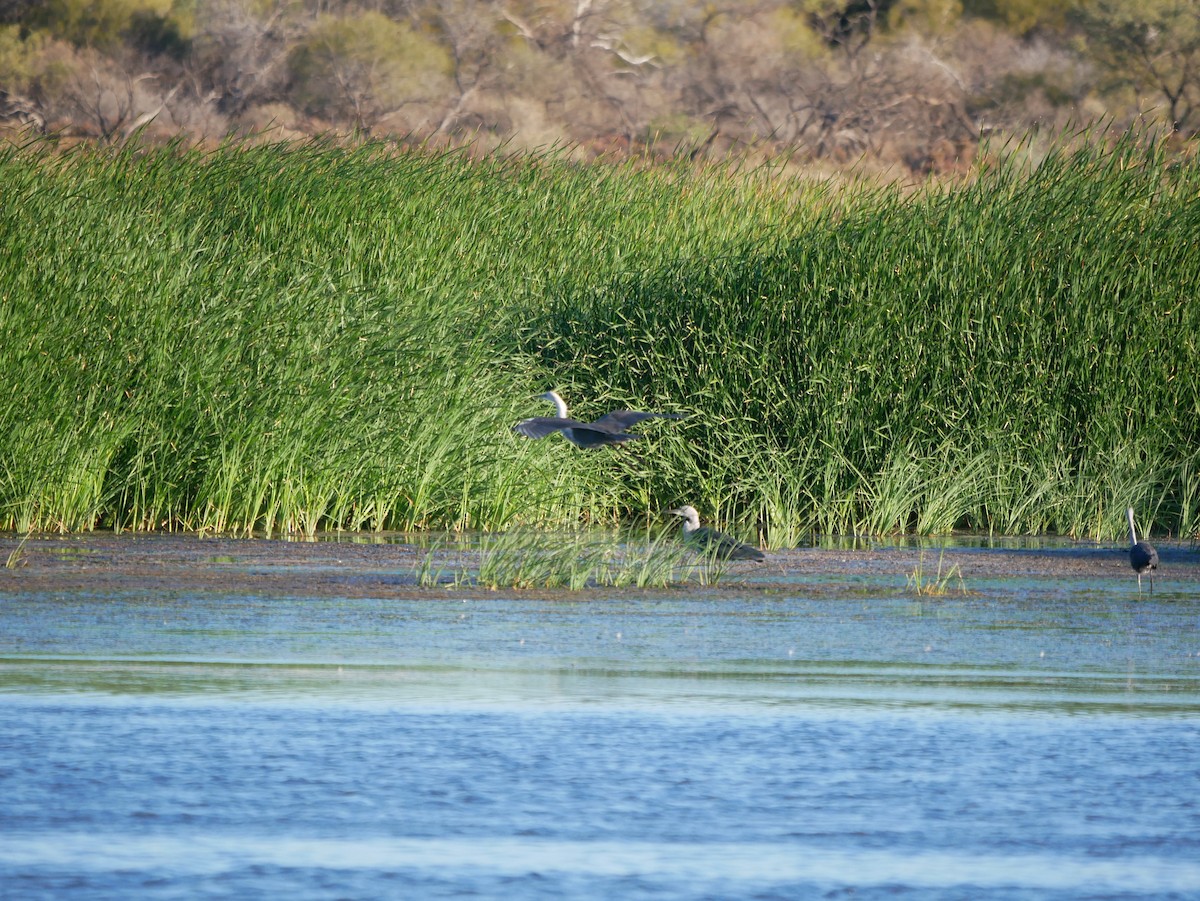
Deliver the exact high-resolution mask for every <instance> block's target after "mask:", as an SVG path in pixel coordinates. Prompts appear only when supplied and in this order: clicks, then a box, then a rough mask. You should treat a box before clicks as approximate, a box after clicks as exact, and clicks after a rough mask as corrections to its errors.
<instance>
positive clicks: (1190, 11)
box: [1074, 0, 1200, 135]
mask: <svg viewBox="0 0 1200 901" xmlns="http://www.w3.org/2000/svg"><path fill="white" fill-rule="evenodd" d="M1074 18H1075V21H1076V22H1077V23H1078V24H1079V25H1080V27H1081V28H1082V30H1083V33H1084V35H1085V36H1086V40H1087V44H1088V47H1089V49H1090V51H1091V55H1092V57H1093V59H1094V60H1095V62H1096V64H1097V65H1098V66H1099V67H1100V68H1101V69H1103V70H1104V71H1105V72H1106V73H1107V75H1108V77H1109V86H1110V87H1119V86H1128V87H1132V88H1133V89H1135V90H1152V91H1155V92H1157V93H1158V94H1159V95H1160V96H1161V97H1162V98H1163V99H1164V100H1165V101H1166V116H1165V118H1166V120H1167V123H1168V125H1169V126H1170V127H1171V129H1172V130H1173V131H1176V132H1179V133H1181V134H1184V135H1191V134H1195V133H1196V130H1197V128H1198V127H1200V123H1198V122H1197V117H1198V114H1197V106H1198V104H1200V3H1197V2H1196V0H1079V2H1078V3H1077V6H1076V8H1075V14H1074Z"/></svg>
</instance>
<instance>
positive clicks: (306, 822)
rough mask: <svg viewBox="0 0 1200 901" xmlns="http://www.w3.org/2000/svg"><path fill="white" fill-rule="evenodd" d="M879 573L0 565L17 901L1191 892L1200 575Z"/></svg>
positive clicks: (11, 870)
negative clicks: (597, 574) (608, 588)
mask: <svg viewBox="0 0 1200 901" xmlns="http://www.w3.org/2000/svg"><path fill="white" fill-rule="evenodd" d="M368 553H369V549H368ZM972 553H975V554H991V553H997V551H992V550H988V549H978V550H973V551H972ZM1064 553H1075V551H1069V550H1068V551H1064ZM298 565H299V564H298ZM888 579H889V577H888V576H887V575H886V574H882V575H877V574H875V572H874V570H872V569H871V568H870V567H866V574H865V575H864V572H863V568H862V567H857V566H849V567H847V568H846V569H845V571H843V572H838V571H828V572H825V573H824V574H823V575H821V577H820V578H819V579H816V580H814V577H813V576H812V575H811V574H806V573H797V572H792V571H790V570H789V569H788V568H787V567H786V566H784V567H781V568H780V569H779V572H778V574H771V575H770V576H769V577H760V578H759V581H758V582H757V583H756V584H755V585H754V586H753V587H746V588H745V589H744V590H739V589H738V588H737V587H733V588H726V589H722V590H709V589H683V590H680V589H676V590H669V591H663V592H659V593H657V594H655V593H653V592H651V593H638V594H637V595H636V596H634V595H621V594H616V595H613V594H612V593H609V594H608V595H605V594H603V593H595V592H587V593H584V594H582V595H573V596H570V597H565V598H560V599H552V598H533V597H529V596H523V595H521V594H519V593H512V592H509V593H507V595H506V594H505V593H497V594H494V595H482V594H474V595H471V596H465V597H456V596H453V594H451V593H446V592H436V591H432V592H429V593H428V594H427V595H425V596H422V597H418V598H409V599H404V598H396V597H386V598H385V597H338V596H336V595H332V596H330V595H326V594H321V595H319V596H308V595H306V594H305V593H304V592H294V593H292V594H291V595H290V596H285V597H280V596H268V595H265V594H255V593H253V592H245V591H242V592H240V593H237V594H216V593H214V592H213V591H212V590H211V586H209V585H206V586H205V587H204V588H203V589H197V588H189V587H188V585H187V583H186V580H180V582H179V584H175V585H173V586H172V587H169V588H164V587H162V586H161V585H156V586H155V587H154V588H149V589H148V588H142V587H138V586H137V585H129V586H126V587H124V588H122V589H121V590H112V589H111V588H106V589H104V590H102V591H89V590H88V589H87V586H86V580H84V582H83V583H82V584H81V585H80V586H79V587H78V588H76V589H72V590H63V591H38V592H22V591H21V590H19V586H18V585H17V583H14V582H9V583H5V584H4V585H3V586H0V588H3V591H2V592H0V625H2V626H3V629H2V631H0V799H2V800H0V808H2V810H3V816H0V886H4V888H3V889H0V896H3V897H9V896H10V895H11V897H14V898H32V899H37V898H59V897H65V896H69V897H72V898H77V897H78V898H114V899H115V898H122V899H124V898H130V897H138V898H178V897H187V898H245V897H286V898H380V897H402V898H410V897H461V896H464V895H466V896H472V895H473V896H476V897H504V898H543V897H544V898H562V897H573V898H614V897H620V898H639V899H640V898H646V899H659V898H662V899H673V898H807V897H855V898H876V897H895V896H899V897H919V898H947V899H949V898H956V899H957V898H1005V899H1007V898H1021V899H1026V898H1028V899H1046V898H1050V899H1058V898H1062V899H1066V898H1122V899H1126V898H1172V897H1174V898H1188V897H1196V896H1197V895H1198V893H1200V765H1198V762H1200V629H1198V627H1197V624H1198V622H1200V618H1198V614H1200V598H1198V596H1197V594H1196V593H1195V592H1194V590H1193V584H1192V583H1190V582H1189V583H1178V584H1175V585H1171V584H1170V583H1165V584H1160V586H1159V587H1158V589H1157V590H1156V593H1155V594H1154V595H1153V596H1150V595H1149V594H1145V595H1140V596H1139V595H1138V594H1137V593H1136V590H1135V589H1136V586H1131V585H1130V582H1131V581H1132V580H1130V579H1129V578H1122V579H1121V580H1120V581H1115V580H1113V579H1110V578H1107V576H1106V575H1100V576H1097V575H1062V574H1061V571H1060V569H1059V568H1057V567H1055V566H1049V567H1047V568H1046V571H1045V572H1039V571H1038V568H1037V567H1033V568H1032V569H1031V570H1029V571H1028V572H1026V571H1024V570H1021V571H1020V572H1019V573H1017V574H1013V575H1007V576H1002V575H995V574H990V575H979V576H972V577H971V578H970V579H969V584H970V588H971V591H972V593H971V594H970V596H967V597H955V596H951V597H945V598H934V599H928V598H917V597H914V596H911V595H910V594H908V593H906V592H905V591H904V590H903V584H904V582H903V579H900V580H899V583H898V584H896V583H895V582H894V580H893V581H892V582H889V580H888ZM764 586H766V587H764Z"/></svg>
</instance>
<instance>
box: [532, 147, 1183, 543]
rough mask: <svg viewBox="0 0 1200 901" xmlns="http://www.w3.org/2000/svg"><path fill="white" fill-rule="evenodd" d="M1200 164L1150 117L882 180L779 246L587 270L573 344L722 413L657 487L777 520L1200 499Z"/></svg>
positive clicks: (1017, 525) (1110, 522) (1090, 525)
mask: <svg viewBox="0 0 1200 901" xmlns="http://www.w3.org/2000/svg"><path fill="white" fill-rule="evenodd" d="M1197 235H1200V166H1197V164H1196V162H1195V160H1194V159H1188V160H1186V161H1182V162H1180V161H1169V160H1168V159H1166V158H1165V157H1164V156H1163V155H1162V152H1161V150H1160V148H1159V147H1157V146H1153V145H1149V146H1148V145H1145V144H1142V143H1139V142H1138V141H1137V140H1135V139H1134V138H1133V137H1132V136H1127V137H1125V138H1124V139H1122V140H1121V141H1119V142H1118V143H1117V144H1116V146H1115V147H1113V148H1110V149H1104V148H1102V147H1101V146H1099V145H1097V144H1087V145H1085V146H1083V147H1082V148H1081V149H1077V150H1073V151H1071V152H1066V151H1063V152H1061V153H1059V154H1057V155H1055V156H1052V157H1051V158H1049V159H1047V160H1046V161H1044V162H1043V163H1042V164H1041V165H1040V166H1039V167H1038V168H1037V169H1036V170H1034V171H1025V170H1022V169H1020V168H1019V167H1018V166H1017V165H1016V163H1015V162H1005V161H1003V159H1002V160H1000V161H999V162H997V163H995V164H993V166H992V168H989V169H986V170H985V171H982V172H981V173H979V175H978V177H977V178H976V179H975V180H974V181H973V182H972V183H971V184H969V185H966V186H962V187H957V188H954V189H950V190H940V189H935V188H930V189H928V190H925V191H921V192H919V193H916V194H915V195H906V194H903V193H901V192H900V191H899V190H896V189H891V188H871V189H866V190H863V191H861V192H859V193H850V194H847V195H845V196H842V197H840V198H838V201H837V202H836V203H830V204H828V205H826V206H825V207H824V208H823V209H822V211H821V214H820V215H819V216H817V217H813V218H808V219H807V220H806V221H803V222H801V223H799V226H798V227H797V228H796V230H795V231H794V232H793V234H792V236H791V237H790V238H789V240H788V241H787V242H786V244H785V246H782V247H780V248H779V249H774V250H773V249H769V248H763V247H744V248H741V249H740V250H737V251H731V252H729V253H727V254H724V255H721V256H718V257H712V258H704V259H680V260H677V261H675V262H673V263H672V264H671V265H669V266H667V267H665V268H663V269H659V270H654V271H645V272H640V273H635V274H631V275H628V276H623V277H620V278H618V279H614V280H613V281H612V282H610V283H607V284H605V283H599V284H597V283H596V282H594V281H586V282H584V281H580V282H577V283H575V284H573V285H570V286H564V288H563V289H562V291H561V292H560V296H559V297H558V298H556V300H555V302H554V303H553V304H552V305H551V306H550V308H549V309H548V310H547V312H546V314H545V316H544V319H543V320H542V325H541V328H540V330H539V331H538V333H537V335H536V337H535V338H534V339H533V340H532V341H530V342H529V344H528V345H527V346H528V347H529V348H530V349H531V351H536V352H539V353H540V354H541V356H542V358H543V359H544V360H545V361H546V363H547V365H548V366H551V367H553V368H557V369H559V370H561V371H565V372H571V373H584V372H586V373H589V374H590V377H591V379H592V381H593V383H594V384H600V385H606V386H607V385H610V386H612V387H613V390H614V391H617V392H620V393H621V394H631V395H634V396H638V395H642V394H649V393H651V392H653V393H654V394H656V395H658V396H667V397H686V398H688V402H689V403H690V404H692V405H694V406H695V407H696V408H697V409H699V410H701V411H702V414H701V415H699V416H697V417H694V418H692V419H690V420H688V421H686V422H685V423H683V424H681V427H680V428H679V429H678V432H677V433H675V432H673V433H672V434H670V435H669V436H668V437H667V438H666V439H665V440H664V446H663V448H662V453H663V457H662V459H661V462H660V466H659V467H658V469H657V470H656V475H655V481H654V484H653V486H652V488H651V489H650V491H649V492H648V493H649V494H651V495H659V496H666V497H669V498H672V499H673V498H677V497H686V498H689V499H690V500H691V502H692V503H693V504H694V505H695V506H697V507H699V508H700V509H702V510H704V511H706V512H707V513H708V514H709V515H718V516H720V517H721V518H724V519H728V520H731V521H733V522H735V523H738V524H740V525H741V526H742V527H744V528H753V527H757V528H758V529H759V530H760V532H761V533H762V534H763V535H764V536H765V537H766V538H767V540H768V541H770V542H771V543H782V544H788V543H791V542H792V541H793V540H795V539H796V538H797V537H798V536H800V535H803V534H805V532H807V531H810V530H812V531H819V532H842V533H845V532H866V533H883V532H894V531H907V530H912V531H917V532H922V533H930V532H945V531H948V530H951V529H955V528H965V529H982V530H991V531H995V532H999V533H1027V532H1034V533H1037V532H1056V533H1060V534H1067V535H1090V536H1095V537H1100V538H1105V539H1112V538H1114V537H1117V536H1119V535H1121V534H1122V533H1123V530H1124V527H1123V525H1122V521H1121V518H1122V512H1123V509H1124V507H1125V506H1127V505H1133V506H1134V507H1136V508H1137V509H1138V510H1139V511H1144V512H1143V513H1142V514H1141V515H1144V516H1146V517H1147V519H1148V520H1151V521H1153V522H1154V523H1155V524H1156V528H1157V529H1159V530H1161V529H1169V530H1171V531H1172V532H1174V533H1176V534H1180V533H1183V534H1195V533H1196V531H1197V527H1198V523H1200V519H1198V518H1197V517H1198V515H1200V497H1198V494H1197V491H1198V489H1200V481H1198V479H1197V464H1198V463H1200V354H1198V352H1197V351H1198V350H1200V347H1198V345H1200V302H1198V300H1197V298H1196V290H1197V286H1200V242H1198V241H1197V240H1196V236H1197Z"/></svg>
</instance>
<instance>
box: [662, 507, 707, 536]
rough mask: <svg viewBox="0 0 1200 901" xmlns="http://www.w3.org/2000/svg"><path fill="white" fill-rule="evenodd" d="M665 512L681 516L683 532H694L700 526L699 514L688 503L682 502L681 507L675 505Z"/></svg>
mask: <svg viewBox="0 0 1200 901" xmlns="http://www.w3.org/2000/svg"><path fill="white" fill-rule="evenodd" d="M667 512H668V513H671V514H673V515H674V516H682V517H683V530H684V531H685V532H694V531H695V530H696V529H698V528H700V514H699V513H697V512H696V508H695V507H693V506H691V505H689V504H684V505H683V506H682V507H676V508H675V509H674V510H668V511H667Z"/></svg>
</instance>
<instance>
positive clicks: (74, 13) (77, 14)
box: [23, 0, 171, 52]
mask: <svg viewBox="0 0 1200 901" xmlns="http://www.w3.org/2000/svg"><path fill="white" fill-rule="evenodd" d="M147 15H149V16H154V17H157V18H159V19H163V20H167V19H169V18H170V15H171V0H44V2H41V3H36V4H31V5H30V6H29V7H28V12H27V13H26V14H25V15H24V16H23V21H24V22H25V23H26V24H28V25H30V26H32V27H34V28H41V29H44V30H45V31H46V32H47V33H49V34H50V35H52V36H54V37H56V38H61V39H62V40H64V41H69V42H70V43H72V44H74V45H75V46H76V47H91V48H94V49H96V50H99V51H101V52H112V51H116V50H119V49H120V48H121V46H122V44H123V43H124V41H125V40H126V38H127V37H128V35H129V32H130V30H131V29H132V28H133V25H134V20H135V19H136V18H137V17H139V16H142V17H145V16H147Z"/></svg>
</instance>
